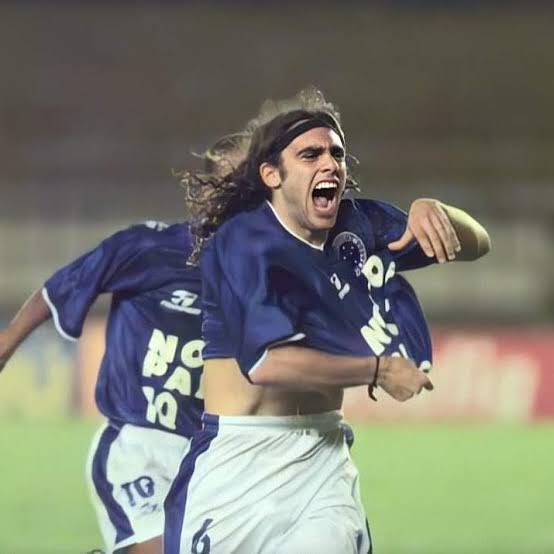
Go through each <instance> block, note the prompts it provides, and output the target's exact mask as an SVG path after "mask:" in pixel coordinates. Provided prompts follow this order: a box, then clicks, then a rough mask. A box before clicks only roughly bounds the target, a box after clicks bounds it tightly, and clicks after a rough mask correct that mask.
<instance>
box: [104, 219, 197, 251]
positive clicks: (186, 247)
mask: <svg viewBox="0 0 554 554" xmlns="http://www.w3.org/2000/svg"><path fill="white" fill-rule="evenodd" d="M104 242H105V243H107V244H109V245H111V246H112V247H115V248H118V249H125V250H126V251H131V252H133V253H137V254H139V253H141V252H147V251H149V250H152V249H154V248H171V249H182V250H183V252H185V251H190V249H191V237H190V229H189V226H188V224H186V223H175V224H167V223H164V222H161V221H145V222H143V223H138V224H133V225H130V226H129V227H127V228H125V229H121V230H120V231H117V232H116V233H114V234H113V235H111V236H109V237H108V238H107V239H106V240H105V241H104Z"/></svg>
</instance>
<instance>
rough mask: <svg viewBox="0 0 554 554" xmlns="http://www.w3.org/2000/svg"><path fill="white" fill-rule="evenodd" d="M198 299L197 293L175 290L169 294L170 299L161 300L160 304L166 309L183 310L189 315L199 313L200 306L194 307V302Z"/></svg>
mask: <svg viewBox="0 0 554 554" xmlns="http://www.w3.org/2000/svg"><path fill="white" fill-rule="evenodd" d="M197 300H198V295H197V294H195V293H194V292H190V291H188V290H175V291H173V294H172V295H171V300H162V301H161V302H160V305H161V306H162V307H163V308H167V309H168V310H174V311H176V312H185V313H187V314H191V315H200V308H195V307H194V305H193V304H194V303H195V302H196V301H197Z"/></svg>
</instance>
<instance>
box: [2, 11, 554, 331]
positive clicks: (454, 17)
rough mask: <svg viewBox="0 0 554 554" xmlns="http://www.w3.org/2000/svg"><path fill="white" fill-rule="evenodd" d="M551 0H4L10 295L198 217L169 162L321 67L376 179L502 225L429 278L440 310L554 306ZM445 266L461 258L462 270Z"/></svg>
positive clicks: (513, 317) (322, 80)
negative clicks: (113, 239) (127, 230)
mask: <svg viewBox="0 0 554 554" xmlns="http://www.w3.org/2000/svg"><path fill="white" fill-rule="evenodd" d="M553 14H554V12H553V11H552V10H551V9H550V7H549V3H540V2H538V3H535V2H529V1H528V2H463V1H450V2H448V1H442V2H439V1H434V2H424V1H418V2H416V1H413V2H410V1H407V0H406V1H397V2H393V1H389V2H353V1H350V2H340V3H339V2H336V3H331V2H329V3H328V2H302V3H297V2H294V3H293V2H290V3H287V2H285V3H282V2H267V3H256V2H209V1H206V2H201V3H200V2H177V1H174V2H167V1H166V2H164V1H157V2H146V1H144V2H131V1H128V2H69V1H68V2H46V1H43V2H39V1H35V2H24V1H20V2H15V1H12V2H4V3H1V4H0V44H1V48H0V67H1V74H0V75H1V82H2V85H1V87H0V190H1V193H2V194H1V199H2V200H1V202H0V291H1V294H0V313H4V314H5V315H7V314H9V313H10V311H11V310H13V309H14V308H15V307H16V306H17V305H18V304H19V303H20V302H21V301H22V300H23V299H24V298H25V296H26V295H27V294H28V293H29V292H30V291H31V290H32V289H33V288H34V287H37V286H39V285H40V284H41V283H42V281H43V280H44V279H45V278H46V277H47V276H48V275H49V273H50V272H52V271H53V270H54V269H55V268H56V267H58V266H59V265H61V264H63V263H65V262H66V261H69V260H70V259H71V258H72V257H74V256H76V255H77V254H78V253H80V252H81V251H82V250H83V249H85V248H88V247H91V246H93V245H94V244H95V243H96V242H97V241H98V240H99V239H101V238H102V237H103V236H105V235H106V234H107V233H109V232H112V231H114V230H116V229H118V228H120V227H122V226H125V225H127V224H129V223H131V222H136V221H140V220H144V219H162V220H166V221H172V220H176V219H179V218H181V217H182V216H183V209H182V201H181V191H180V190H179V186H178V183H177V180H176V179H175V178H173V177H172V174H171V170H172V168H174V169H177V168H182V167H186V166H189V165H191V164H195V163H197V162H196V161H195V160H194V158H192V157H191V156H190V155H189V152H190V151H191V150H201V149H202V148H204V147H206V146H207V145H209V144H210V142H211V141H212V140H213V139H214V138H216V137H218V136H219V135H221V134H223V133H227V132H231V131H233V130H236V129H238V128H240V127H241V126H242V125H244V123H245V121H246V120H247V119H248V118H250V117H251V116H252V115H253V114H255V112H256V111H257V109H258V107H259V105H260V103H261V101H262V100H263V99H265V98H281V97H287V96H291V95H293V94H294V93H295V92H297V91H298V90H299V89H300V88H302V87H304V86H306V85H309V84H314V85H316V86H318V87H321V88H322V90H323V91H324V92H325V94H326V95H327V96H328V98H329V99H330V100H331V101H333V102H335V103H336V104H337V105H338V106H339V108H340V110H341V113H342V116H343V122H344V126H345V129H346V131H347V137H348V142H349V147H350V150H351V152H352V153H354V154H356V155H357V156H358V157H359V159H360V161H361V164H360V166H359V168H358V170H357V174H358V178H359V181H360V182H361V183H362V184H363V190H364V193H365V194H367V195H369V196H375V197H379V198H384V199H389V200H391V201H392V202H395V203H397V204H398V205H400V206H401V207H403V208H406V209H407V208H408V207H409V204H410V201H411V200H413V199H414V198H416V197H419V196H433V197H437V198H439V199H441V200H444V201H445V202H447V203H452V204H455V205H457V206H460V207H463V208H465V209H467V210H468V211H469V212H470V213H472V214H473V215H475V216H476V217H477V218H478V219H479V220H480V221H481V222H483V224H484V225H485V226H486V227H487V229H489V231H490V233H491V236H492V240H493V246H494V249H493V252H492V254H491V255H490V256H489V257H488V258H486V259H484V260H483V261H481V262H479V263H477V264H469V265H466V264H461V265H458V266H456V265H454V266H452V267H446V268H444V269H441V270H440V271H433V270H431V271H428V272H422V273H421V274H419V275H414V277H413V281H414V283H415V284H416V286H417V288H418V290H419V291H420V293H421V296H422V298H423V301H424V304H425V306H426V309H427V312H428V314H429V316H430V318H431V320H432V321H441V322H444V321H446V322H451V321H454V322H459V321H460V320H462V321H468V322H475V321H478V322H486V323H490V322H493V323H502V324H504V323H515V324H521V323H529V322H531V323H539V324H542V323H545V322H548V321H552V320H553V319H554V263H553V262H554V254H553V250H552V248H551V242H552V239H553V235H554V156H553V152H554V103H553V101H552V99H553V98H554V33H553V32H552V28H553V26H552V23H553V22H554V18H553ZM445 274H446V276H445Z"/></svg>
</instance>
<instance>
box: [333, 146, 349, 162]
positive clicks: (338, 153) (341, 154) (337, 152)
mask: <svg viewBox="0 0 554 554" xmlns="http://www.w3.org/2000/svg"><path fill="white" fill-rule="evenodd" d="M331 154H332V155H333V158H335V160H339V161H343V160H344V159H345V157H346V153H345V151H344V150H343V149H342V148H334V149H333V151H332V152H331Z"/></svg>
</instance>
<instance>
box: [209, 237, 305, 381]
mask: <svg viewBox="0 0 554 554" xmlns="http://www.w3.org/2000/svg"><path fill="white" fill-rule="evenodd" d="M219 238H220V237H218V236H215V237H214V238H213V239H212V241H211V243H210V244H209V245H208V246H207V247H206V249H205V250H204V252H203V254H202V260H201V272H202V281H203V292H202V296H203V312H204V313H203V327H202V334H203V337H204V340H205V341H206V347H205V348H204V352H203V356H204V359H211V358H222V357H234V358H236V360H237V362H238V364H239V367H240V369H241V371H242V373H243V374H244V375H245V376H246V377H247V378H248V379H249V380H250V377H251V375H252V373H253V372H254V371H255V370H256V367H257V366H258V365H259V364H260V363H261V362H262V361H263V359H264V357H265V355H266V354H267V351H268V349H269V348H271V347H272V346H276V345H278V344H283V343H287V342H297V341H301V340H303V339H304V337H305V335H304V333H303V332H302V330H301V327H302V322H301V313H302V309H303V308H304V304H303V303H302V302H298V299H299V297H303V298H304V299H305V295H304V294H303V292H302V291H301V289H300V288H299V286H298V283H296V282H295V279H294V276H293V275H292V274H291V273H290V272H288V271H287V270H286V263H285V264H284V266H279V267H278V266H272V265H270V261H269V260H270V258H271V259H272V260H273V259H274V255H271V256H270V254H269V253H268V252H256V250H255V249H249V248H248V247H245V245H244V244H237V242H236V241H232V240H231V241H230V240H219ZM249 246H251V244H249Z"/></svg>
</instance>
